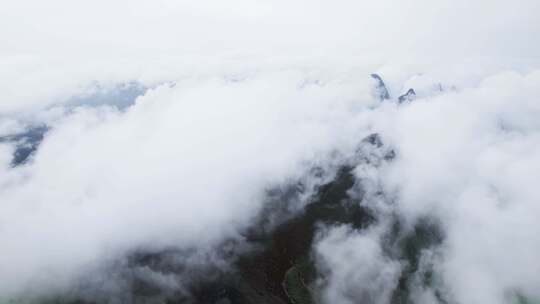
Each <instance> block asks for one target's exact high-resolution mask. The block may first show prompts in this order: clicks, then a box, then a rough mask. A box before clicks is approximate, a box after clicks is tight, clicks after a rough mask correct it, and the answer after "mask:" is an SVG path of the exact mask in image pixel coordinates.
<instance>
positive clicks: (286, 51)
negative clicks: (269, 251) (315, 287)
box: [0, 0, 540, 303]
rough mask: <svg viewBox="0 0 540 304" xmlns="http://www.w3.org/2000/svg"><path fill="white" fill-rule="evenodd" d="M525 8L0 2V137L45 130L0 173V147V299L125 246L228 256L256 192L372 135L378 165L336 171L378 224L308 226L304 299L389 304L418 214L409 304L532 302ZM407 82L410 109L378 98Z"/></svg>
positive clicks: (1, 156)
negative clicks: (227, 244)
mask: <svg viewBox="0 0 540 304" xmlns="http://www.w3.org/2000/svg"><path fill="white" fill-rule="evenodd" d="M538 11H540V7H539V4H538V1H536V0H519V1H517V2H515V3H508V2H507V1H502V0H501V1H499V0H495V1H487V0H486V1H484V0H482V1H475V2H474V3H471V1H464V0H463V1H462V0H457V1H442V2H441V1H439V2H433V1H427V0H413V1H403V2H400V3H396V2H395V1H386V0H385V1H371V2H366V1H364V2H358V1H349V0H338V1H333V2H331V3H330V2H326V1H319V0H317V1H304V0H299V1H293V2H291V1H282V0H278V1H265V0H260V1H256V2H251V1H244V0H234V1H232V2H227V4H223V3H221V2H219V1H208V2H200V1H191V0H183V1H168V0H160V1H157V2H152V3H148V2H145V1H113V2H111V1H103V0H98V1H93V2H91V3H82V2H80V1H67V0H53V1H48V2H47V3H44V2H40V1H29V0H22V1H17V2H12V3H9V4H6V5H5V9H3V10H2V12H0V39H1V40H2V41H3V43H2V46H1V47H0V92H2V98H1V100H0V138H4V139H5V138H6V136H8V137H9V136H12V135H14V134H20V132H24V131H25V130H29V129H31V128H32V127H35V126H40V125H47V126H48V127H49V128H50V129H49V130H48V131H47V133H46V134H45V136H44V139H43V141H42V142H41V144H40V146H39V149H38V150H37V151H36V152H34V153H33V154H31V156H30V158H29V160H28V162H27V163H25V164H23V165H20V166H16V167H12V165H11V164H12V156H13V153H16V152H15V151H17V149H18V147H19V146H20V145H21V144H24V143H21V142H20V141H14V140H1V141H0V197H1V203H0V244H1V247H2V254H1V255H0V281H2V282H3V283H2V284H1V286H0V298H2V297H5V298H9V297H11V296H13V295H17V294H21V293H36V294H42V293H43V292H45V291H50V292H52V293H54V292H56V291H62V290H66V289H69V287H70V286H71V285H73V284H74V282H78V279H80V277H81V276H84V274H88V273H93V274H95V275H96V277H97V278H100V276H101V277H103V276H104V273H107V272H106V271H105V272H104V270H103V269H107V267H108V266H109V265H111V264H114V263H120V262H118V261H119V260H121V259H123V258H125V257H126V255H129V254H130V253H132V252H133V251H134V250H136V249H140V248H144V249H156V250H162V249H165V248H171V247H174V248H181V249H183V250H187V249H194V250H195V251H196V252H197V254H199V255H197V254H195V256H205V254H208V255H210V256H212V254H211V253H213V252H214V250H215V248H216V247H217V246H218V245H219V244H222V243H223V242H224V241H226V240H231V239H232V240H236V241H239V242H241V239H242V234H241V233H240V232H241V231H242V230H243V229H245V228H246V227H248V226H249V225H250V224H251V223H252V220H253V218H254V217H255V216H257V214H258V213H259V211H260V210H261V209H263V208H266V207H267V206H265V205H264V204H265V203H268V200H265V199H266V198H265V193H266V191H267V190H268V188H269V187H272V186H276V185H282V184H286V182H287V181H290V180H298V179H306V178H309V176H308V175H307V174H306V171H308V170H307V169H306V168H310V166H330V165H334V163H332V162H336V160H335V159H332V157H331V156H332V155H334V156H335V155H345V156H348V155H351V153H352V151H354V148H355V147H356V146H357V144H358V142H359V141H360V140H361V139H362V138H364V137H365V136H366V135H368V134H371V133H373V132H377V133H379V134H380V136H381V138H382V139H383V141H384V142H385V144H388V145H389V146H390V147H391V148H392V149H393V150H394V151H395V153H396V157H395V159H393V160H392V161H391V162H388V163H384V164H383V165H381V166H377V167H374V166H367V165H365V164H362V165H361V166H359V167H357V168H356V170H354V172H355V174H356V175H357V177H358V178H359V179H360V180H361V181H362V182H361V183H359V185H357V187H363V188H364V189H363V190H367V192H366V193H367V194H368V195H367V196H366V198H365V199H364V200H363V201H361V202H358V203H361V204H365V205H366V206H368V207H369V208H371V209H373V210H374V212H376V214H377V218H378V222H377V224H376V225H375V226H374V227H371V228H370V229H369V230H368V231H352V230H350V229H349V228H347V227H333V228H332V227H329V228H326V230H324V231H322V232H321V237H320V239H319V242H318V243H317V245H316V246H315V247H314V254H316V255H317V256H318V259H319V260H318V261H319V262H320V264H318V265H319V266H320V267H321V270H322V271H323V273H321V275H324V280H325V281H324V289H323V290H322V291H321V293H322V298H323V299H326V300H330V299H332V301H338V302H345V303H347V301H352V302H354V301H355V300H356V299H358V298H368V299H370V300H369V301H370V302H373V303H388V301H391V298H392V294H393V293H394V292H395V290H396V286H397V285H396V280H399V278H400V276H401V275H402V273H404V272H406V271H409V270H410V268H409V264H410V261H406V259H405V258H404V257H403V256H402V255H400V253H399V250H401V249H399V248H398V249H396V250H397V253H396V251H392V250H394V249H395V248H394V247H396V246H397V247H399V244H401V243H400V241H399V239H400V238H401V239H402V238H406V237H407V236H408V235H409V234H411V233H412V234H414V231H415V227H416V226H417V224H418V223H419V222H421V221H422V220H424V219H426V218H429V219H432V220H434V221H435V222H437V223H440V226H441V227H440V228H441V229H442V231H443V232H444V239H443V240H441V243H440V244H437V245H436V246H435V245H434V246H433V247H434V248H431V247H430V248H429V249H427V250H424V251H422V252H421V255H422V257H423V258H421V259H420V262H419V263H420V265H421V266H419V268H418V269H416V270H415V273H413V274H412V276H413V277H415V278H420V277H422V274H421V272H426V273H427V272H432V273H433V276H434V278H435V279H434V280H435V281H436V283H434V284H433V286H424V285H422V284H420V283H417V282H416V281H415V280H414V279H413V280H411V281H410V282H412V283H411V284H418V285H415V286H413V287H411V297H413V298H414V299H415V300H417V301H419V302H421V303H424V302H426V303H428V302H430V301H437V300H440V299H441V298H444V299H449V300H451V301H452V302H456V303H470V302H472V303H506V302H508V301H511V300H512V299H513V298H519V299H521V298H525V299H529V300H531V299H532V300H534V299H538V298H540V294H539V292H538V290H537V288H536V287H537V286H539V284H540V276H539V275H538V274H539V273H540V269H538V265H540V263H539V262H538V259H537V258H536V257H535V253H536V252H538V251H539V249H540V241H539V240H540V238H538V237H537V236H536V235H535V231H538V230H540V229H539V228H540V227H538V224H537V220H536V219H537V218H538V215H539V213H540V207H539V205H538V203H537V202H538V201H539V199H540V197H539V194H538V191H537V190H536V188H537V187H536V182H537V181H538V180H539V176H537V175H538V173H537V172H540V170H539V169H540V168H539V166H540V159H538V157H537V155H540V153H539V152H540V151H538V149H539V148H540V146H539V142H540V141H539V136H540V133H539V129H540V122H539V120H538V117H539V114H540V113H539V112H540V106H539V103H538V96H540V73H539V72H538V70H539V67H540V59H539V57H538V55H537V54H538V53H539V52H540V44H539V43H538V42H537V40H538V39H534V37H539V36H540V18H538ZM371 73H377V74H379V75H381V77H382V78H383V79H384V82H385V85H386V87H387V89H388V93H389V97H390V100H386V101H385V102H383V103H380V102H379V100H378V99H377V96H375V95H374V88H373V80H372V79H370V77H369V75H370V74H371ZM409 88H413V89H414V90H415V92H416V93H417V98H416V99H415V100H414V101H412V102H410V103H409V102H407V103H404V104H402V105H400V106H398V105H397V104H396V102H395V101H396V99H397V98H398V96H400V95H401V94H403V93H405V92H406V91H407V90H408V89H409ZM329 155H330V156H329ZM337 161H338V162H339V161H340V160H337ZM316 182H319V181H312V183H316ZM356 190H358V189H356ZM370 191H371V192H370ZM381 191H382V192H383V194H384V195H380V192H381ZM300 207H301V206H300ZM293 209H294V208H293ZM395 222H399V223H401V224H402V225H403V227H404V228H403V230H402V231H401V232H400V233H401V234H399V235H398V236H397V238H396V239H398V241H396V242H395V243H392V242H390V244H389V243H388V242H389V241H388V239H387V238H386V236H387V233H388V232H389V231H392V230H391V229H390V228H391V227H392V225H393V223H395ZM389 248H390V249H392V250H390V249H389ZM344 257H347V258H348V257H350V262H351V263H352V265H353V266H354V267H351V266H350V265H349V266H346V265H343V263H342V261H343V259H344ZM220 258H221V257H219V256H218V257H212V258H208V260H212V261H214V262H215V263H218V261H219V259H220ZM201 259H202V260H205V259H207V258H201ZM194 260H197V259H195V258H194ZM197 263H200V260H197V261H195V262H193V264H197ZM225 264H226V263H225ZM197 265H198V264H197ZM138 271H139V272H140V273H146V272H147V270H144V269H139V270H138ZM147 276H148V277H151V278H152V280H155V281H159V282H162V285H164V286H172V287H171V288H172V289H174V288H179V289H182V288H183V286H182V285H181V284H180V285H175V284H176V283H178V282H177V281H175V282H172V280H171V279H170V278H169V277H168V276H166V275H165V276H163V275H162V274H156V273H151V274H148V275H147ZM51 278H55V279H54V280H51ZM115 282H116V281H115ZM415 282H416V283H415ZM116 283H118V284H120V285H121V283H122V282H121V279H119V280H118V281H117V282H116ZM181 283H182V282H181ZM368 283H369V284H368ZM111 284H112V285H114V283H111ZM120 285H119V286H120ZM119 286H116V287H115V286H113V287H111V289H114V288H119V289H121V288H122V286H120V287H119ZM471 286H474V287H475V288H474V290H472V291H471V288H472V287H471Z"/></svg>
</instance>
